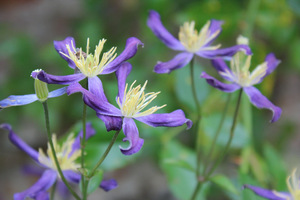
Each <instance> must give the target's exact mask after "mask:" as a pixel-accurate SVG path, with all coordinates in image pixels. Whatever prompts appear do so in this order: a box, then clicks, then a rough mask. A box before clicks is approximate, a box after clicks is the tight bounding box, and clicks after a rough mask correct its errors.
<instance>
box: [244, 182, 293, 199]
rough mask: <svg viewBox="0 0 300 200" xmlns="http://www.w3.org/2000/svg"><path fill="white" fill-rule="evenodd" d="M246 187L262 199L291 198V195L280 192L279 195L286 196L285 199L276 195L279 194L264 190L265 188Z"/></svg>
mask: <svg viewBox="0 0 300 200" xmlns="http://www.w3.org/2000/svg"><path fill="white" fill-rule="evenodd" d="M244 187H245V188H248V189H250V190H252V191H253V192H255V194H257V195H258V196H261V197H264V198H267V199H270V200H286V199H288V197H291V195H290V194H289V193H283V192H278V194H280V195H284V196H285V197H280V196H278V195H276V193H277V192H276V193H274V190H267V189H263V188H260V187H256V186H253V185H244Z"/></svg>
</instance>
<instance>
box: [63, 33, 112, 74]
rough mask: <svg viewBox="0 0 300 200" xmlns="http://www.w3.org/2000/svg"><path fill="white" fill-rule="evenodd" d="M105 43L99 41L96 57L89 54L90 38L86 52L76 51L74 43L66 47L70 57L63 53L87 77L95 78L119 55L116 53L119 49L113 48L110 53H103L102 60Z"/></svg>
mask: <svg viewBox="0 0 300 200" xmlns="http://www.w3.org/2000/svg"><path fill="white" fill-rule="evenodd" d="M105 42H106V40H105V39H102V40H100V41H99V43H98V45H96V48H95V52H94V55H93V54H90V53H89V48H90V40H89V38H88V39H87V45H86V52H83V51H82V49H81V48H80V49H75V47H74V45H73V43H72V45H71V46H70V45H66V47H67V49H68V54H69V55H67V54H65V53H63V52H61V53H62V54H63V55H64V56H66V57H68V58H69V59H71V60H72V61H73V62H74V63H75V65H76V67H77V68H78V69H79V70H80V71H81V73H83V74H84V75H86V76H87V77H94V76H97V75H98V74H100V73H101V72H102V71H103V69H104V68H105V67H106V66H107V65H108V64H109V63H110V62H111V61H113V60H114V59H115V57H116V56H117V54H116V53H115V52H116V49H117V48H116V47H112V48H111V49H110V50H109V51H107V52H105V53H103V55H102V59H101V60H100V54H101V52H102V49H103V46H104V44H105ZM71 49H72V50H73V51H72V50H71ZM73 52H75V53H73Z"/></svg>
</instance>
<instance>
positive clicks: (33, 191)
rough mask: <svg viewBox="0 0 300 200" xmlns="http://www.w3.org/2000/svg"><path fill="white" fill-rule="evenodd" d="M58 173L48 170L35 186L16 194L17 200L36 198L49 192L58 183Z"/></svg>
mask: <svg viewBox="0 0 300 200" xmlns="http://www.w3.org/2000/svg"><path fill="white" fill-rule="evenodd" d="M56 178H57V173H56V171H54V170H46V171H45V172H44V173H43V175H42V177H41V178H40V179H39V180H38V181H37V182H36V183H35V184H33V185H32V186H31V187H30V188H29V189H27V190H25V191H23V192H20V193H16V194H15V195H14V199H15V200H25V199H26V197H30V198H34V199H35V198H36V197H37V196H38V195H41V192H45V191H47V190H48V189H49V188H50V187H51V186H52V185H53V184H54V182H55V181H56Z"/></svg>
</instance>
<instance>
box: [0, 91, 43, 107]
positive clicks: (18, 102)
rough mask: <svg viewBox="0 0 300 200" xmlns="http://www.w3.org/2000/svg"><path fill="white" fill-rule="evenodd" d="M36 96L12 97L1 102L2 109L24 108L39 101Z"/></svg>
mask: <svg viewBox="0 0 300 200" xmlns="http://www.w3.org/2000/svg"><path fill="white" fill-rule="evenodd" d="M37 100H38V98H37V96H36V94H27V95H11V96H9V97H7V98H6V99H3V100H1V101H0V109H3V108H7V107H10V106H22V105H26V104H30V103H32V102H35V101H37Z"/></svg>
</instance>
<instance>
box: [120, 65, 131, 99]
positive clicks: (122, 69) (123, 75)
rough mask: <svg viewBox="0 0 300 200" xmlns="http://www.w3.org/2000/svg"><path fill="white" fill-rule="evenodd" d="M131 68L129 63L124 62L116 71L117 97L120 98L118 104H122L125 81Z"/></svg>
mask: <svg viewBox="0 0 300 200" xmlns="http://www.w3.org/2000/svg"><path fill="white" fill-rule="evenodd" d="M131 69H132V66H131V64H130V63H128V62H125V63H123V64H121V66H120V68H119V69H118V70H117V71H116V76H117V80H118V90H119V92H118V97H119V98H120V103H122V102H123V97H124V91H125V85H126V79H127V76H128V75H129V73H130V72H131Z"/></svg>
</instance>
